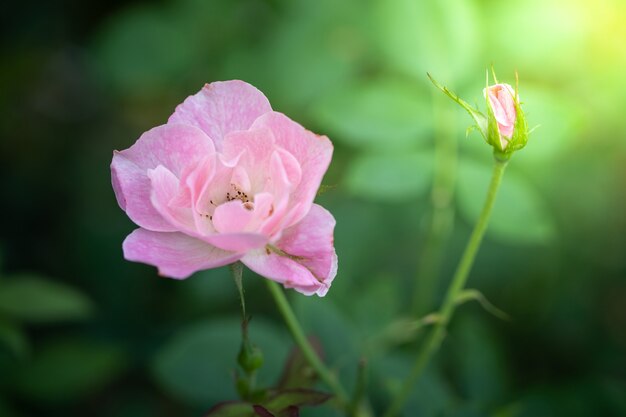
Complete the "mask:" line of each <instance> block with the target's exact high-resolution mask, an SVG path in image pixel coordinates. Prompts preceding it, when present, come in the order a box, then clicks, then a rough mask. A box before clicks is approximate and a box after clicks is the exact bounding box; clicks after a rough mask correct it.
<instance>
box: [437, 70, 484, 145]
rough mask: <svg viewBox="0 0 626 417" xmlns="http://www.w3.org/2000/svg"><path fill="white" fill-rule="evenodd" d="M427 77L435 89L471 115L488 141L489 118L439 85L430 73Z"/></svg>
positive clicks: (477, 127) (476, 126)
mask: <svg viewBox="0 0 626 417" xmlns="http://www.w3.org/2000/svg"><path fill="white" fill-rule="evenodd" d="M426 75H428V78H430V81H431V82H432V83H433V84H434V86H435V87H437V88H438V89H439V90H441V91H442V92H443V93H444V94H445V95H446V96H448V97H450V98H451V99H452V100H454V101H455V102H456V103H457V104H458V105H459V106H461V107H463V108H464V109H465V111H467V112H468V113H469V115H470V116H471V117H472V119H474V121H475V122H476V125H475V128H476V129H478V131H479V132H480V134H481V135H482V136H483V138H484V139H485V140H487V118H486V117H485V115H484V114H482V113H481V112H480V111H479V110H478V109H476V108H474V107H472V106H471V105H470V104H469V103H468V102H466V101H465V100H463V99H462V98H460V97H459V96H457V95H456V94H454V93H453V92H452V91H450V90H448V88H447V87H444V86H442V85H441V84H439V83H438V82H437V80H435V79H434V78H433V77H432V76H431V75H430V74H429V73H426Z"/></svg>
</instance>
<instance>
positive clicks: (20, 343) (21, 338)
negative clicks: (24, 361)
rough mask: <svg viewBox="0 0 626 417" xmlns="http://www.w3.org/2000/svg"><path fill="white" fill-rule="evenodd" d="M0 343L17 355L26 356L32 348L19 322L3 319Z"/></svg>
mask: <svg viewBox="0 0 626 417" xmlns="http://www.w3.org/2000/svg"><path fill="white" fill-rule="evenodd" d="M0 345H4V346H6V347H7V348H8V349H9V350H10V351H11V352H12V353H13V354H14V355H15V356H17V357H24V356H25V355H26V354H27V353H28V351H29V349H30V346H29V343H28V340H27V338H26V335H25V334H24V331H23V330H22V329H21V328H20V327H19V326H18V325H17V324H15V323H11V322H8V321H3V320H0Z"/></svg>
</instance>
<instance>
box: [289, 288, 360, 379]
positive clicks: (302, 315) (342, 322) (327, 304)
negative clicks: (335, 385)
mask: <svg viewBox="0 0 626 417" xmlns="http://www.w3.org/2000/svg"><path fill="white" fill-rule="evenodd" d="M294 310H295V312H296V316H297V317H298V319H299V320H300V323H301V324H302V327H303V328H304V331H305V333H306V334H307V335H309V336H310V337H315V338H317V339H319V341H320V343H321V345H322V346H323V348H324V353H325V357H324V362H325V363H327V364H328V365H329V366H330V368H331V369H333V370H336V371H339V377H340V379H341V380H342V381H343V382H344V383H345V385H346V386H347V388H348V389H350V386H351V385H352V384H351V383H352V382H354V377H355V372H354V371H355V370H356V365H357V363H358V360H359V355H360V353H361V352H360V347H359V339H358V337H357V334H356V329H355V328H354V325H353V324H352V323H351V322H350V321H349V320H348V319H347V318H346V316H345V315H344V314H343V313H342V312H341V311H339V310H338V308H337V307H336V306H334V305H333V303H332V301H331V300H330V299H329V298H324V299H320V298H313V297H297V298H296V299H295V300H294Z"/></svg>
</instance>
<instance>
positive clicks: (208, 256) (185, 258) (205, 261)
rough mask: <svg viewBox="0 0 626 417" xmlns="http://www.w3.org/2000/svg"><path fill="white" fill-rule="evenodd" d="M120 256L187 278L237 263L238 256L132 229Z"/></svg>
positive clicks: (177, 237)
mask: <svg viewBox="0 0 626 417" xmlns="http://www.w3.org/2000/svg"><path fill="white" fill-rule="evenodd" d="M122 247H123V249H124V257H125V258H126V259H127V260H129V261H134V262H142V263H146V264H149V265H154V266H156V267H157V268H158V269H159V274H160V275H163V276H166V277H171V278H178V279H182V278H187V277H188V276H190V275H191V274H193V273H194V272H196V271H200V270H203V269H209V268H216V267H218V266H223V265H227V264H230V263H232V262H235V261H237V260H238V259H239V258H240V255H238V254H235V253H233V252H227V251H224V250H221V249H218V248H216V247H214V246H211V245H209V244H207V243H205V242H202V241H201V240H198V239H194V238H192V237H189V236H187V235H185V234H183V233H159V232H152V231H149V230H145V229H136V230H135V231H133V232H132V233H131V234H130V235H128V237H127V238H126V239H125V240H124V244H123V246H122Z"/></svg>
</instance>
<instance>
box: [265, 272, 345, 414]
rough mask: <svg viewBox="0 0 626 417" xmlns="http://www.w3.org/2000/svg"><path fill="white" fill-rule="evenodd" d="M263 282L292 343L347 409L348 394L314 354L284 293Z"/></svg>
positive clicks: (269, 281)
mask: <svg viewBox="0 0 626 417" xmlns="http://www.w3.org/2000/svg"><path fill="white" fill-rule="evenodd" d="M265 282H266V283H267V287H268V289H269V291H270V293H271V294H272V297H274V301H275V302H276V305H277V306H278V311H280V314H281V315H282V316H283V319H284V320H285V323H286V324H287V327H288V328H289V331H290V332H291V335H292V337H293V339H294V341H295V342H296V344H297V345H298V347H299V348H300V350H301V351H302V354H303V355H304V357H305V358H306V360H307V362H308V363H309V365H311V367H313V369H315V372H316V373H317V374H318V375H319V377H320V378H321V379H322V381H324V382H325V383H326V385H328V387H329V388H330V389H331V390H332V391H333V392H334V394H335V397H336V400H337V402H338V404H339V406H340V407H341V408H342V409H347V407H348V394H347V393H346V390H345V389H344V388H343V387H342V386H341V384H340V383H339V381H338V380H337V378H336V377H335V376H334V375H333V374H332V372H331V371H330V370H329V369H328V368H327V367H326V365H324V363H323V362H322V361H321V359H320V358H319V356H318V355H317V353H316V352H315V349H313V347H312V346H311V344H310V343H309V341H308V339H307V338H306V336H305V335H304V332H303V331H302V327H301V326H300V323H298V319H297V318H296V316H295V314H294V313H293V310H292V309H291V306H290V305H289V302H288V301H287V297H285V293H284V292H283V290H282V289H281V288H280V286H279V285H278V284H277V283H276V282H274V281H271V280H265Z"/></svg>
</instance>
